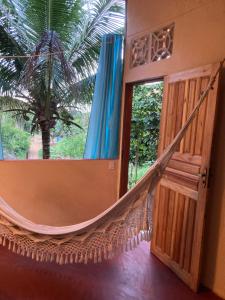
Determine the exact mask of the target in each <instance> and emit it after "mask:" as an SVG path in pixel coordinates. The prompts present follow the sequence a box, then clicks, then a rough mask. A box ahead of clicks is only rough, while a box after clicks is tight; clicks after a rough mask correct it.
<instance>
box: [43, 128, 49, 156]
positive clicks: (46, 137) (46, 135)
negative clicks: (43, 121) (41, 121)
mask: <svg viewBox="0 0 225 300" xmlns="http://www.w3.org/2000/svg"><path fill="white" fill-rule="evenodd" d="M41 136H42V151H43V154H42V157H43V159H49V158H50V130H46V129H45V130H41Z"/></svg>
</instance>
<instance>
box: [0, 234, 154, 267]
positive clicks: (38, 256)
mask: <svg viewBox="0 0 225 300" xmlns="http://www.w3.org/2000/svg"><path fill="white" fill-rule="evenodd" d="M150 240H151V230H142V231H140V232H139V233H138V234H137V235H134V236H133V237H129V239H128V240H127V241H123V242H122V243H121V241H117V242H118V244H117V245H116V246H112V244H110V245H109V246H108V248H107V247H104V248H102V247H99V248H98V247H96V248H94V249H93V250H91V251H90V252H88V251H86V250H84V251H83V252H77V253H71V254H63V253H62V254H59V253H57V254H56V253H51V254H50V253H46V252H42V251H38V250H37V249H33V250H32V249H31V250H30V249H29V248H24V247H23V246H21V245H20V244H18V243H16V242H14V241H11V240H10V239H9V238H8V237H6V236H3V237H1V238H0V245H2V246H4V247H7V248H8V250H10V251H12V252H13V253H16V254H19V255H21V256H26V257H31V258H32V259H33V260H36V261H37V262H55V263H57V264H59V265H63V264H73V263H84V264H87V263H88V262H93V263H101V262H102V261H104V260H109V259H112V258H113V257H114V256H115V255H118V254H120V253H123V252H127V251H130V250H134V249H135V248H136V247H137V246H138V245H139V244H140V242H142V241H147V242H149V241H150Z"/></svg>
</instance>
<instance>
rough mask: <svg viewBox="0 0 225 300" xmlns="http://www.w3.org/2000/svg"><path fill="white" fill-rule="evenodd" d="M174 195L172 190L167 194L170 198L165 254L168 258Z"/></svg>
mask: <svg viewBox="0 0 225 300" xmlns="http://www.w3.org/2000/svg"><path fill="white" fill-rule="evenodd" d="M175 194H176V193H175V192H174V191H173V190H170V194H169V196H170V197H169V199H168V211H167V226H166V243H165V252H166V253H167V255H169V256H170V249H171V239H172V230H173V217H174V204H175Z"/></svg>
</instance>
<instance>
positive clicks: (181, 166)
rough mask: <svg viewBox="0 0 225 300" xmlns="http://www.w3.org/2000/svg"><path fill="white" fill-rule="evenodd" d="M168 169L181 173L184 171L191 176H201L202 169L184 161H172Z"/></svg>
mask: <svg viewBox="0 0 225 300" xmlns="http://www.w3.org/2000/svg"><path fill="white" fill-rule="evenodd" d="M168 167H169V168H171V169H177V170H180V171H183V172H185V173H190V174H199V173H200V167H199V166H197V165H193V164H190V163H187V162H184V161H179V160H175V159H171V160H170V162H169V164H168Z"/></svg>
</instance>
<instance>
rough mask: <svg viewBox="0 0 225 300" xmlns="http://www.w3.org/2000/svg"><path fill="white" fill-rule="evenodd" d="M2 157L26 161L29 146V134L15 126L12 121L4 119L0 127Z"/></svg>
mask: <svg viewBox="0 0 225 300" xmlns="http://www.w3.org/2000/svg"><path fill="white" fill-rule="evenodd" d="M1 138H2V143H3V151H4V157H6V158H9V159H16V158H17V159H26V155H27V152H28V150H29V145H30V134H29V133H28V132H26V131H24V130H22V129H20V128H19V127H17V126H16V122H15V121H13V120H12V119H11V120H10V119H5V120H4V121H3V122H2V126H1Z"/></svg>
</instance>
